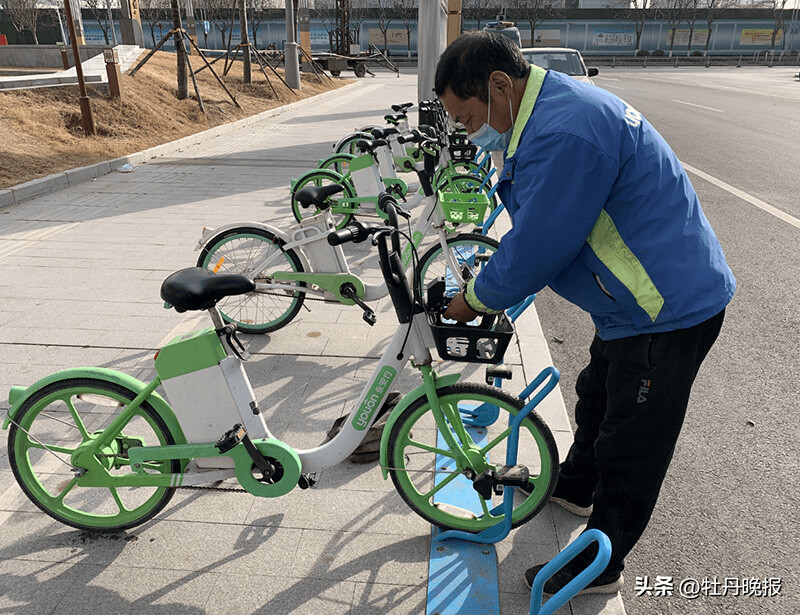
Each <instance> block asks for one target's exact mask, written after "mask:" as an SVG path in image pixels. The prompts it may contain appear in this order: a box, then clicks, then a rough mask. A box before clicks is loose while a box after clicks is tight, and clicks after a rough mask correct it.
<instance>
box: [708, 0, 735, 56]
mask: <svg viewBox="0 0 800 615" xmlns="http://www.w3.org/2000/svg"><path fill="white" fill-rule="evenodd" d="M704 1H705V5H704V8H705V9H706V25H707V26H708V30H707V31H706V44H705V47H704V48H703V55H708V46H709V44H710V43H711V37H712V36H713V30H712V27H713V26H712V24H713V23H714V21H715V19H716V17H717V14H718V13H719V11H722V10H725V9H731V8H734V7H737V6H739V0H704Z"/></svg>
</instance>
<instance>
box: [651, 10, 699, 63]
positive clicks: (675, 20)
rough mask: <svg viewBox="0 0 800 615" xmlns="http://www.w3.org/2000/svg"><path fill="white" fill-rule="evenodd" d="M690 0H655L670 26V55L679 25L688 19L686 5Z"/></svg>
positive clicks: (670, 54)
mask: <svg viewBox="0 0 800 615" xmlns="http://www.w3.org/2000/svg"><path fill="white" fill-rule="evenodd" d="M689 1H690V0H655V1H654V3H653V4H654V6H655V7H656V8H658V9H659V10H660V11H661V13H662V14H663V15H664V20H665V21H666V22H667V26H668V27H669V57H672V51H673V48H674V47H675V35H676V34H677V32H678V26H679V25H681V23H683V21H684V20H685V19H686V6H687V3H688V2H689Z"/></svg>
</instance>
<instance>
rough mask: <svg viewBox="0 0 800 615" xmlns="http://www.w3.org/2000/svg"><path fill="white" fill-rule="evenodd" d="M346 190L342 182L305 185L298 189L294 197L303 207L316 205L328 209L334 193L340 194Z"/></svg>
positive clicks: (318, 207)
mask: <svg viewBox="0 0 800 615" xmlns="http://www.w3.org/2000/svg"><path fill="white" fill-rule="evenodd" d="M343 190H344V186H342V185H341V184H332V185H330V186H304V187H302V188H300V190H298V191H297V193H296V194H295V195H294V198H296V199H297V202H298V203H300V205H302V206H303V207H311V206H312V205H316V207H317V209H328V207H330V203H329V202H328V199H329V198H330V197H331V196H333V195H334V194H338V193H339V192H342V191H343Z"/></svg>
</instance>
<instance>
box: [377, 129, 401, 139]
mask: <svg viewBox="0 0 800 615" xmlns="http://www.w3.org/2000/svg"><path fill="white" fill-rule="evenodd" d="M399 132H400V131H399V130H397V128H373V129H372V130H370V133H371V134H372V138H373V139H385V138H386V137H388V136H389V135H396V134H397V133H399Z"/></svg>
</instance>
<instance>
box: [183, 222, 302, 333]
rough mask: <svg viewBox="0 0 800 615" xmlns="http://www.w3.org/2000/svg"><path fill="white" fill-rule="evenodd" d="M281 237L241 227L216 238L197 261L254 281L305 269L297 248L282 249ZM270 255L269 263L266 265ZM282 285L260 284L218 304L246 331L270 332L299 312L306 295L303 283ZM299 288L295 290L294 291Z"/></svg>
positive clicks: (266, 281) (269, 280)
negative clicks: (243, 293)
mask: <svg viewBox="0 0 800 615" xmlns="http://www.w3.org/2000/svg"><path fill="white" fill-rule="evenodd" d="M284 245H285V244H284V242H283V240H282V239H281V238H280V237H277V236H276V235H275V234H274V233H271V232H269V231H267V230H264V229H262V228H256V227H248V226H240V227H236V228H232V229H229V230H227V231H224V232H222V233H220V234H218V235H215V236H214V237H212V238H211V239H210V240H209V241H208V242H207V243H206V244H205V245H204V246H203V249H202V251H201V252H200V257H199V258H198V259H197V266H198V267H203V268H204V269H209V270H211V271H213V272H214V273H236V274H239V275H243V276H247V277H248V278H250V279H251V280H253V281H254V282H255V283H256V285H258V284H259V283H261V284H266V283H268V282H271V281H272V278H271V275H272V274H273V273H275V272H277V271H293V272H295V273H299V272H301V271H303V265H302V263H301V262H300V258H299V257H298V256H297V254H296V253H295V252H294V250H291V249H289V250H286V249H284V247H283V246H284ZM267 260H269V264H268V265H267V266H265V267H264V266H262V263H265V262H266V261H267ZM280 284H281V288H265V289H263V290H259V289H258V288H256V290H254V291H253V292H250V293H247V294H245V295H235V296H233V297H225V298H224V299H222V300H220V301H219V302H218V303H217V307H218V308H219V310H220V312H221V313H222V318H223V320H225V322H235V323H236V326H237V327H238V328H239V329H240V330H241V331H243V332H244V333H252V334H263V333H270V332H271V331H275V330H277V329H280V328H281V327H284V326H286V325H287V324H289V322H291V320H292V319H293V318H294V317H295V316H297V313H298V312H299V311H300V308H301V307H302V305H303V301H304V300H305V298H306V294H305V293H304V292H303V291H302V290H301V289H302V288H303V287H305V282H294V283H293V282H288V281H287V282H281V283H280ZM295 289H297V290H295Z"/></svg>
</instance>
